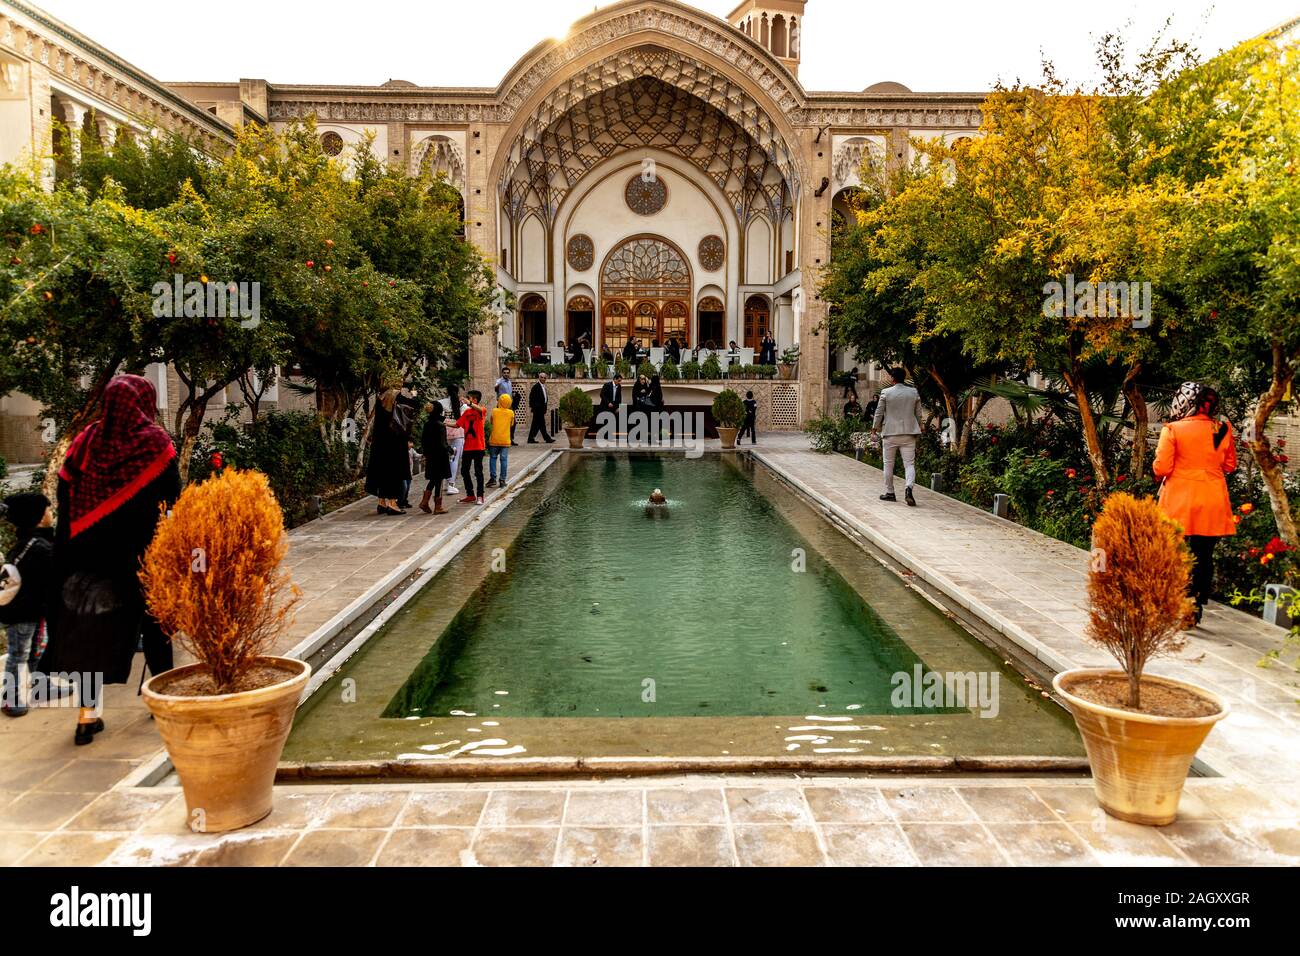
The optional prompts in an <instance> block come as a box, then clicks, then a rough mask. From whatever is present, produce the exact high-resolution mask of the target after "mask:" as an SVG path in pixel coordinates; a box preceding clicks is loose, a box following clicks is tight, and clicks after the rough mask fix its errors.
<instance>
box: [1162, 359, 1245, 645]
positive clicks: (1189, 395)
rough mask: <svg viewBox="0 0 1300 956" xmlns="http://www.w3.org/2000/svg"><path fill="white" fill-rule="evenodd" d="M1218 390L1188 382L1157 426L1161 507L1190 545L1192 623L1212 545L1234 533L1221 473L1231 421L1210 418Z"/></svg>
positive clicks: (1229, 448)
mask: <svg viewBox="0 0 1300 956" xmlns="http://www.w3.org/2000/svg"><path fill="white" fill-rule="evenodd" d="M1218 412H1219V394H1218V393H1217V392H1216V391H1215V390H1214V389H1212V388H1209V387H1208V386H1206V387H1202V386H1200V385H1197V384H1196V383H1195V382H1187V383H1186V384H1184V385H1183V386H1182V388H1180V389H1179V390H1178V394H1177V395H1175V396H1174V400H1173V403H1172V404H1171V405H1170V408H1169V419H1170V420H1169V424H1167V425H1165V427H1164V428H1162V429H1161V430H1160V444H1159V445H1158V446H1157V448H1156V460H1155V464H1154V466H1153V467H1154V470H1155V473H1156V477H1157V478H1160V479H1163V480H1162V482H1161V485H1160V510H1162V511H1163V512H1164V513H1165V514H1166V515H1168V516H1169V517H1170V518H1172V519H1173V520H1174V521H1177V522H1178V523H1179V524H1180V525H1182V528H1183V534H1184V535H1186V536H1187V544H1188V546H1189V547H1190V548H1191V549H1192V558H1193V561H1194V563H1193V565H1192V580H1191V592H1192V599H1193V600H1195V601H1196V623H1197V624H1199V623H1201V611H1202V609H1203V608H1204V607H1205V602H1206V601H1208V600H1209V599H1210V591H1211V589H1212V587H1213V585H1214V546H1215V544H1217V543H1218V540H1219V538H1223V537H1227V536H1228V535H1231V534H1235V533H1236V530H1237V526H1236V524H1235V522H1233V520H1232V503H1231V502H1230V501H1229V500H1228V482H1227V480H1226V479H1225V478H1224V475H1227V474H1230V473H1231V472H1234V471H1236V470H1237V448H1236V439H1235V438H1234V437H1233V434H1232V426H1231V425H1229V424H1228V423H1227V422H1220V421H1218V420H1217V418H1216V417H1215V416H1216V415H1218Z"/></svg>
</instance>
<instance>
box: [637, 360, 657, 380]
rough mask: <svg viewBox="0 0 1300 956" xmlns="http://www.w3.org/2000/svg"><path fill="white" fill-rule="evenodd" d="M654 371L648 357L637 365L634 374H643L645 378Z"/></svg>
mask: <svg viewBox="0 0 1300 956" xmlns="http://www.w3.org/2000/svg"><path fill="white" fill-rule="evenodd" d="M654 373H655V367H654V366H653V365H651V364H650V360H649V359H642V360H641V364H640V365H638V366H637V368H636V374H637V375H644V376H645V377H646V378H650V377H651V376H652V375H654Z"/></svg>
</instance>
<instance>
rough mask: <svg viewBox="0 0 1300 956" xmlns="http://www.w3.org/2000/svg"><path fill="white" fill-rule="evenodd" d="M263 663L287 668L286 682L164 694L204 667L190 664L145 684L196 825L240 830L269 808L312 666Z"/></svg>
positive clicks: (277, 660)
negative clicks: (198, 694)
mask: <svg viewBox="0 0 1300 956" xmlns="http://www.w3.org/2000/svg"><path fill="white" fill-rule="evenodd" d="M258 661H259V662H260V663H263V664H270V665H274V666H276V667H278V668H281V669H283V670H284V672H285V679H284V680H282V681H281V682H280V683H278V684H272V685H270V686H269V687H259V688H257V689H256V690H247V691H240V692H238V693H234V694H220V695H217V696H214V697H182V696H178V695H173V694H168V693H166V688H167V687H168V685H169V684H172V683H173V682H174V681H175V680H176V679H178V678H181V677H184V676H185V675H187V674H190V673H193V672H194V671H196V670H198V669H200V668H202V667H203V665H202V664H187V665H186V666H184V667H178V668H175V669H174V670H170V671H167V672H166V673H163V674H159V675H157V676H156V677H151V678H150V679H149V681H148V683H146V684H145V685H144V700H145V704H146V705H147V706H148V707H149V711H150V712H151V713H152V714H153V716H154V721H155V723H156V724H157V725H158V732H159V733H160V734H162V739H163V743H164V744H166V746H167V754H168V756H170V757H171V760H172V763H173V764H174V765H175V767H176V773H177V775H178V776H179V777H180V778H181V787H182V788H183V789H184V790H185V805H186V807H187V808H188V811H189V816H188V819H189V824H190V826H191V828H193V829H196V830H201V831H202V832H205V833H220V832H222V831H224V830H237V829H239V828H240V827H246V826H248V825H249V824H252V823H256V822H257V821H258V820H260V819H262V818H263V817H265V816H266V815H267V814H268V813H270V812H271V789H272V785H273V784H274V782H275V768H276V764H278V763H279V762H280V752H281V751H282V750H284V742H285V740H286V739H287V738H288V736H289V729H290V727H291V726H292V725H293V715H294V711H295V710H297V708H298V702H299V701H300V700H301V699H302V694H303V691H304V690H306V688H307V680H308V679H309V678H310V677H311V667H310V666H309V665H308V664H307V663H306V662H305V661H299V660H293V659H292V658H288V657H260V658H258ZM160 688H161V690H160Z"/></svg>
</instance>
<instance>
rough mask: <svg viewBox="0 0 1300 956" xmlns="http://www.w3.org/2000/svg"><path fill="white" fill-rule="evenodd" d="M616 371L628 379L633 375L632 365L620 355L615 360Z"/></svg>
mask: <svg viewBox="0 0 1300 956" xmlns="http://www.w3.org/2000/svg"><path fill="white" fill-rule="evenodd" d="M614 371H615V372H617V373H618V374H619V375H622V376H623V377H624V378H627V377H628V376H629V375H631V374H632V363H631V362H629V361H628V360H627V359H625V358H623V356H621V355H620V356H618V357H617V358H616V359H614Z"/></svg>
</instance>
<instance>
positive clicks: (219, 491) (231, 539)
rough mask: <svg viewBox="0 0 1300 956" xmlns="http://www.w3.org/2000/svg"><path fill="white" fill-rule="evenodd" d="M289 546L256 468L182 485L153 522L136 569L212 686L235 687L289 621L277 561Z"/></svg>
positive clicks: (288, 594) (152, 603) (287, 592)
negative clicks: (168, 507)
mask: <svg viewBox="0 0 1300 956" xmlns="http://www.w3.org/2000/svg"><path fill="white" fill-rule="evenodd" d="M288 547H289V544H288V536H287V535H286V534H285V530H284V515H283V514H282V512H281V511H280V505H279V503H278V502H277V501H276V500H275V495H274V494H272V492H271V488H270V485H269V484H268V483H267V480H266V476H265V475H263V474H262V473H261V472H256V471H236V470H235V469H226V470H225V471H223V472H221V473H220V474H217V475H214V476H212V477H211V478H209V479H207V480H206V481H203V482H199V483H197V484H191V485H189V486H188V487H187V488H186V489H185V490H184V491H183V492H182V493H181V496H180V498H179V500H177V502H176V504H175V505H174V506H173V507H172V513H171V515H170V517H167V518H164V519H163V520H162V521H161V522H159V524H158V531H157V533H156V534H155V535H154V539H153V542H152V544H150V545H149V549H148V550H147V551H146V552H145V556H144V562H143V569H142V570H141V572H140V580H141V582H143V584H144V592H145V598H146V600H147V602H148V605H149V612H150V613H151V614H152V615H153V616H154V617H155V618H156V619H157V620H158V623H159V624H161V625H162V627H163V629H164V630H165V631H167V632H168V633H172V634H173V635H174V638H173V639H174V640H175V641H176V642H177V643H179V644H180V645H181V646H182V647H183V648H185V650H187V651H189V653H191V654H192V655H194V657H195V658H196V659H197V660H198V661H199V662H200V663H202V664H204V665H205V666H206V668H207V672H208V674H209V675H210V677H211V679H212V683H213V693H217V694H222V693H227V692H229V691H231V690H234V689H236V686H237V683H238V681H239V679H240V678H241V677H243V676H244V675H245V674H247V673H248V671H249V670H250V669H251V668H252V666H253V662H254V661H255V660H256V659H257V658H258V657H259V656H260V655H262V654H263V653H264V652H265V651H266V650H267V649H268V648H270V646H271V645H272V644H273V643H274V642H275V639H276V637H278V636H279V635H280V633H281V632H282V631H283V630H284V629H285V628H286V627H287V626H288V625H289V623H290V621H291V619H292V610H293V606H294V604H295V603H297V599H298V592H297V589H296V588H295V587H294V586H293V585H292V584H291V583H290V581H289V576H288V574H287V573H286V572H284V571H283V570H281V569H280V562H281V561H282V560H283V558H284V556H285V553H286V552H287V551H288Z"/></svg>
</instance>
